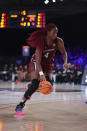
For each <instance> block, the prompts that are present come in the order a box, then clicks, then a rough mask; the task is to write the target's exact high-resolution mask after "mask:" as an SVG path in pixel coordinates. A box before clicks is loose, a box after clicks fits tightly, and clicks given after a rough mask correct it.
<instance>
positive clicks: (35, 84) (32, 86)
mask: <svg viewBox="0 0 87 131" xmlns="http://www.w3.org/2000/svg"><path fill="white" fill-rule="evenodd" d="M32 68H33V66H32ZM34 69H35V68H34ZM30 78H31V84H29V85H28V89H27V90H26V92H25V94H24V96H23V100H22V101H21V102H20V103H19V105H17V106H16V109H15V111H22V109H23V107H24V106H25V102H26V101H27V100H28V99H29V98H30V97H31V95H32V94H33V93H34V92H35V91H36V90H37V88H38V85H39V80H38V72H37V70H34V71H32V72H30Z"/></svg>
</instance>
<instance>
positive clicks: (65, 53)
mask: <svg viewBox="0 0 87 131" xmlns="http://www.w3.org/2000/svg"><path fill="white" fill-rule="evenodd" d="M57 45H58V50H59V51H60V53H61V54H62V56H63V60H64V64H63V66H64V68H69V64H68V63H67V60H68V58H67V52H66V50H65V47H64V42H63V40H62V39H61V38H59V37H58V38H57Z"/></svg>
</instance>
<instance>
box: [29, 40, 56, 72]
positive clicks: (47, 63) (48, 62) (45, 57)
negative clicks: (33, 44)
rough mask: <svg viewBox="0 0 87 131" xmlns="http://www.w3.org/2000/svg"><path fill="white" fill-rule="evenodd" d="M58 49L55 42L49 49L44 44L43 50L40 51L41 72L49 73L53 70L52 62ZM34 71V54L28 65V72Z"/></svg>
mask: <svg viewBox="0 0 87 131" xmlns="http://www.w3.org/2000/svg"><path fill="white" fill-rule="evenodd" d="M57 49H58V46H57V41H54V42H53V44H52V45H51V46H50V47H49V46H48V45H47V44H46V43H45V44H44V49H43V50H42V58H41V66H42V69H43V72H45V73H51V72H52V68H53V61H54V57H55V53H56V51H57ZM35 69H36V57H35V54H34V55H33V56H32V58H31V61H30V64H29V72H32V71H34V70H35Z"/></svg>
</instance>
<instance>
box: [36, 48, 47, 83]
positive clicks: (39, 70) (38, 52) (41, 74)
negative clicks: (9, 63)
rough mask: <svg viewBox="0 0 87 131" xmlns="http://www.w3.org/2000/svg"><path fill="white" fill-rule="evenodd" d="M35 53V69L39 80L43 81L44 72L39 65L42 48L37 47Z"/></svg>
mask: <svg viewBox="0 0 87 131" xmlns="http://www.w3.org/2000/svg"><path fill="white" fill-rule="evenodd" d="M35 55H36V69H37V71H38V74H39V75H40V81H45V80H46V78H45V76H44V73H43V70H42V67H41V58H42V50H40V49H39V48H37V49H36V52H35Z"/></svg>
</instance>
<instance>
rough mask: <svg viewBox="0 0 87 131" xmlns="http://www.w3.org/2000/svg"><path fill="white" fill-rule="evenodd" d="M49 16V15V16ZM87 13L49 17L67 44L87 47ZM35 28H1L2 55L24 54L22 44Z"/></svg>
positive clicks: (49, 20)
mask: <svg viewBox="0 0 87 131" xmlns="http://www.w3.org/2000/svg"><path fill="white" fill-rule="evenodd" d="M47 17H49V16H47ZM86 17H87V13H83V14H77V15H71V16H64V17H60V18H55V19H48V21H47V24H48V23H55V24H56V25H57V27H58V29H59V33H58V36H59V37H61V38H63V40H64V42H65V46H66V45H70V46H71V47H75V46H76V45H82V46H83V47H85V48H87V18H86ZM32 31H34V29H0V56H7V55H8V56H10V55H13V56H14V55H15V56H18V55H22V45H26V44H27V43H26V38H27V37H28V36H29V33H30V32H32Z"/></svg>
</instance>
